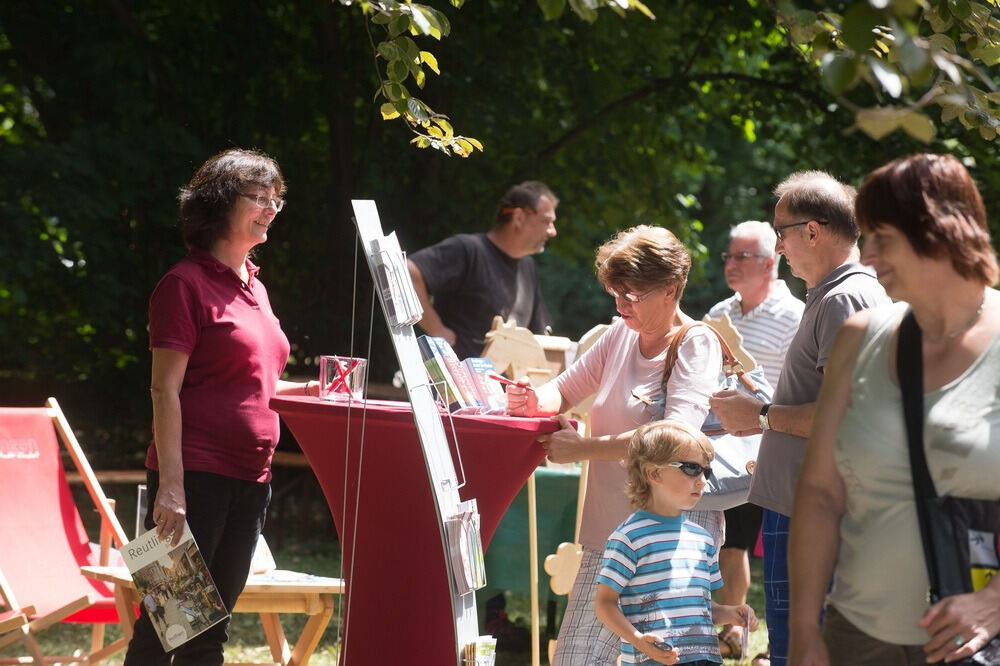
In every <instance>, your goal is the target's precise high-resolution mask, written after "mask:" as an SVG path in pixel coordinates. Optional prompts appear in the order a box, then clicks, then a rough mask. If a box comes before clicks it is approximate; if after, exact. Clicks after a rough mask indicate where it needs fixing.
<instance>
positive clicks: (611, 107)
mask: <svg viewBox="0 0 1000 666" xmlns="http://www.w3.org/2000/svg"><path fill="white" fill-rule="evenodd" d="M708 81H722V82H728V83H752V84H754V85H756V86H761V87H764V88H776V89H778V90H785V91H787V92H791V93H795V94H796V95H798V96H800V97H802V98H803V99H805V100H807V101H809V102H811V103H812V104H813V105H814V106H815V107H816V108H818V109H825V108H826V104H827V100H824V99H822V98H820V97H819V96H818V95H816V94H815V93H814V92H813V91H811V90H808V89H806V88H803V87H802V86H800V85H799V84H798V83H794V82H791V81H778V80H775V79H765V78H761V77H759V76H751V75H749V74H741V73H738V72H716V73H706V74H697V73H695V74H687V75H682V76H665V77H658V78H656V79H653V80H652V81H650V82H649V83H647V84H646V85H644V86H642V87H640V88H636V89H635V90H633V91H631V92H629V93H627V94H626V95H623V96H622V97H619V98H618V99H616V100H614V101H612V102H609V103H608V104H606V105H604V106H603V107H601V108H600V109H599V110H598V111H597V112H596V113H594V114H593V115H592V116H590V117H589V118H586V119H584V120H583V121H582V122H580V123H579V124H578V125H576V126H575V127H573V128H572V129H570V130H569V131H567V132H565V133H564V134H563V135H562V136H560V137H559V138H558V139H556V140H555V141H553V142H552V143H550V144H549V145H548V146H546V147H545V148H543V149H542V150H541V151H540V152H539V153H538V155H537V156H536V157H535V164H536V166H537V165H538V164H540V163H542V162H544V161H546V160H548V159H550V158H551V157H552V156H553V155H555V154H556V153H557V152H559V151H560V150H562V149H563V148H564V147H565V146H566V145H567V144H569V143H571V142H572V141H574V140H575V139H576V138H577V137H579V136H580V135H581V134H583V133H584V132H586V131H587V130H589V129H591V128H592V127H594V126H595V125H597V124H598V122H599V121H601V120H603V119H604V118H607V117H608V116H610V115H611V114H613V113H614V112H615V111H617V110H619V109H621V108H623V107H626V106H628V105H629V104H632V103H634V102H636V101H638V100H640V99H642V98H644V97H648V96H650V95H654V94H657V93H661V92H664V91H666V90H669V89H671V88H673V87H675V86H679V85H684V84H688V83H706V82H708Z"/></svg>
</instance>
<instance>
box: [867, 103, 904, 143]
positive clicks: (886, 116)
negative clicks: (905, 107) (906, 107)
mask: <svg viewBox="0 0 1000 666" xmlns="http://www.w3.org/2000/svg"><path fill="white" fill-rule="evenodd" d="M905 113H906V111H903V112H900V111H899V110H897V109H892V108H881V107H878V108H874V109H862V110H860V111H858V113H857V115H856V116H855V120H857V123H858V127H860V128H861V130H862V131H863V132H864V133H865V134H867V135H868V136H870V137H871V138H873V139H875V140H876V141H878V140H879V139H881V138H882V137H884V136H886V135H888V134H890V133H892V132H894V131H896V129H898V128H899V123H900V120H902V117H901V116H902V115H903V114H905Z"/></svg>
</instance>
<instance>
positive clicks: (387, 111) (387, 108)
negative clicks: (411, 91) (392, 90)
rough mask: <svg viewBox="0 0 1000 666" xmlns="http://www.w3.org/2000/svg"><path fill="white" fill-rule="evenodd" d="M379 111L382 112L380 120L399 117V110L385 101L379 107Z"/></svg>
mask: <svg viewBox="0 0 1000 666" xmlns="http://www.w3.org/2000/svg"><path fill="white" fill-rule="evenodd" d="M379 111H381V112H382V120H392V119H393V118H399V111H397V110H396V107H395V105H393V104H390V103H389V102H386V103H385V104H383V105H382V106H381V107H379Z"/></svg>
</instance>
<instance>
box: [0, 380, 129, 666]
mask: <svg viewBox="0 0 1000 666" xmlns="http://www.w3.org/2000/svg"><path fill="white" fill-rule="evenodd" d="M60 440H61V441H62V442H63V444H64V445H65V447H66V451H67V453H68V454H69V457H70V459H71V460H72V461H73V464H74V465H75V467H76V469H77V471H78V472H79V474H80V476H81V478H82V479H83V483H84V485H85V486H86V488H87V492H88V493H89V495H90V498H91V500H92V501H93V503H94V506H95V507H96V509H97V512H98V514H99V515H100V519H101V527H100V547H99V549H96V550H95V549H94V548H92V547H91V544H90V540H89V539H88V537H87V533H86V530H85V529H84V526H83V521H82V520H81V518H80V512H79V511H78V509H77V506H76V504H75V503H74V500H73V496H72V494H71V493H70V489H69V484H68V483H67V482H66V474H65V472H64V470H63V466H62V462H61V460H60V451H59V441H60ZM112 541H113V542H114V545H116V546H120V545H121V544H123V543H124V542H125V532H124V531H123V530H122V526H121V524H120V523H119V522H118V518H117V517H116V516H115V513H114V508H113V504H112V502H111V501H109V500H108V498H107V497H106V496H105V494H104V491H103V490H102V489H101V486H100V484H99V483H98V482H97V479H96V478H95V477H94V472H93V470H92V469H91V467H90V464H89V463H88V462H87V458H86V456H85V455H84V454H83V451H82V449H81V448H80V444H79V443H78V442H77V440H76V437H75V436H74V435H73V431H72V430H71V429H70V427H69V424H68V423H67V421H66V418H65V417H64V416H63V413H62V411H61V410H60V409H59V404H58V403H57V402H56V400H55V399H54V398H49V400H48V402H47V403H46V407H43V408H12V407H8V408H0V543H3V544H4V547H3V548H0V600H2V601H3V603H4V604H5V605H6V606H7V607H9V608H11V609H14V610H20V611H21V612H22V614H23V615H24V616H25V617H26V619H27V620H28V622H27V624H25V625H23V626H21V627H18V628H17V629H15V630H14V631H11V632H9V633H8V634H6V635H4V636H2V637H0V649H2V648H4V647H7V646H8V645H12V644H14V643H16V642H18V641H21V642H23V643H24V645H25V648H26V649H27V651H28V653H29V655H30V656H31V658H33V659H34V660H35V661H36V662H37V663H45V662H53V661H58V662H76V663H79V662H84V663H90V664H94V663H99V662H100V661H101V660H102V659H104V658H105V657H107V656H109V655H111V654H114V653H115V652H117V651H119V650H121V649H123V648H124V647H125V646H126V642H127V639H126V638H121V639H119V640H116V641H114V642H112V643H110V644H108V645H104V629H105V626H106V625H107V624H110V623H118V624H119V625H120V626H122V628H123V632H124V633H125V635H126V636H127V635H128V634H129V633H130V632H128V631H125V629H126V626H125V623H123V621H122V617H123V614H122V613H120V611H121V610H122V609H120V608H118V607H117V605H116V603H115V596H114V592H113V589H112V588H111V586H109V585H107V584H106V583H102V582H99V581H91V580H88V579H87V578H84V577H83V576H82V575H81V573H80V567H81V566H85V565H107V564H108V562H109V559H110V548H111V545H112ZM28 604H30V605H31V606H33V608H31V609H30V612H25V611H26V610H28ZM59 622H74V623H83V624H90V625H92V631H91V644H90V650H89V652H87V654H85V655H81V656H65V655H63V656H44V655H43V654H42V649H41V646H40V645H39V644H38V641H37V639H36V636H37V634H38V633H39V632H41V631H43V630H45V629H46V628H48V627H50V626H52V625H54V624H57V623H59ZM130 628H131V627H128V629H130ZM17 661H18V660H17V659H0V663H12V662H15V663H16V662H17Z"/></svg>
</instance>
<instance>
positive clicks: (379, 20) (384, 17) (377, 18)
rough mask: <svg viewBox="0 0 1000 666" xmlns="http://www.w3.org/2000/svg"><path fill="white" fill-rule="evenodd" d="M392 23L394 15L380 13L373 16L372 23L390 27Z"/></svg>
mask: <svg viewBox="0 0 1000 666" xmlns="http://www.w3.org/2000/svg"><path fill="white" fill-rule="evenodd" d="M390 21H392V15H391V14H389V13H387V12H379V13H377V14H375V15H374V16H372V23H374V24H376V25H388V24H389V22H390Z"/></svg>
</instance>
